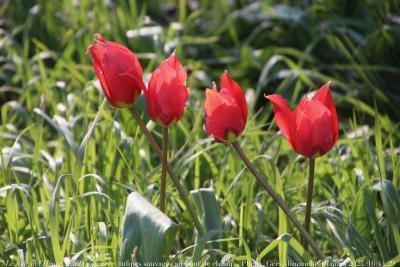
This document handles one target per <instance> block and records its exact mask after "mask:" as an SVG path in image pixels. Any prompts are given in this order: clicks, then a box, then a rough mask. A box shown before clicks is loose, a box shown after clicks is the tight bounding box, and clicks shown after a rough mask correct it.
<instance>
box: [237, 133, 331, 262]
mask: <svg viewBox="0 0 400 267" xmlns="http://www.w3.org/2000/svg"><path fill="white" fill-rule="evenodd" d="M232 146H233V147H234V148H235V150H236V152H237V153H238V154H239V156H240V158H241V159H242V160H243V162H244V163H245V164H246V166H247V168H248V169H249V170H250V172H251V173H252V174H253V175H254V177H255V178H256V179H257V181H258V182H259V183H260V184H261V186H262V187H263V188H264V189H265V190H266V191H267V192H268V193H269V194H270V195H271V197H272V198H273V200H274V201H275V203H276V204H278V206H279V207H280V208H281V209H282V210H283V211H284V212H285V213H286V215H287V216H288V217H289V219H290V220H291V221H292V222H293V224H294V225H295V226H296V227H297V229H299V231H300V233H301V234H302V236H303V237H304V238H305V239H306V240H307V241H308V243H310V245H311V246H312V248H313V249H314V251H315V253H316V254H317V255H318V257H319V258H320V259H321V260H323V259H325V256H324V254H323V253H322V251H321V250H320V248H319V247H318V245H317V243H316V242H315V241H314V240H313V239H312V237H311V236H310V234H309V233H308V232H307V231H306V229H304V227H303V226H302V225H301V223H300V222H299V221H298V220H297V219H296V217H295V216H294V214H293V213H292V212H291V211H290V209H289V208H288V206H286V204H285V202H284V201H283V200H282V198H281V197H280V196H279V195H278V194H277V193H275V191H274V189H273V188H272V187H271V186H270V185H269V184H268V183H267V182H266V181H265V180H266V179H265V178H264V177H263V176H262V175H261V174H260V173H259V172H258V171H257V170H256V168H255V167H254V165H253V164H252V163H251V162H250V160H249V159H248V158H247V156H246V154H245V153H244V152H243V150H242V148H241V147H240V145H239V143H238V142H237V141H236V142H233V143H232Z"/></svg>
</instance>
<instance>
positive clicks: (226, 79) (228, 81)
mask: <svg viewBox="0 0 400 267" xmlns="http://www.w3.org/2000/svg"><path fill="white" fill-rule="evenodd" d="M221 88H222V89H221V92H222V91H223V90H224V89H225V88H226V89H227V90H229V91H230V93H231V96H232V97H233V98H234V100H235V101H236V104H237V105H238V106H239V108H240V110H241V113H242V117H243V121H245V122H246V121H247V102H246V98H245V97H244V94H243V91H242V89H241V88H240V86H239V84H237V83H236V82H235V81H234V80H232V78H231V77H230V76H229V74H228V71H226V70H225V72H224V73H223V74H222V75H221Z"/></svg>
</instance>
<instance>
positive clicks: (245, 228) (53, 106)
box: [0, 0, 400, 265]
mask: <svg viewBox="0 0 400 267" xmlns="http://www.w3.org/2000/svg"><path fill="white" fill-rule="evenodd" d="M32 2H36V3H37V5H30V1H19V0H18V1H4V2H3V3H2V6H1V7H0V17H2V18H4V21H2V22H1V24H0V27H1V29H2V31H1V32H0V85H1V87H0V97H1V98H0V103H1V110H0V112H1V114H0V116H1V117H0V120H1V125H0V148H1V153H0V162H1V171H0V265H1V264H4V263H6V262H13V263H18V264H22V263H24V262H25V263H34V262H45V261H49V262H64V263H65V264H68V263H71V262H76V261H79V260H84V261H87V262H93V263H109V264H110V265H113V263H115V262H116V261H117V260H118V259H119V251H120V242H121V235H120V230H121V226H122V216H123V214H124V209H125V204H126V201H127V196H128V194H129V193H130V192H132V191H137V192H138V193H139V194H141V195H142V196H144V197H146V198H147V199H148V200H149V201H151V202H152V203H153V204H157V203H158V197H159V194H158V187H159V176H160V172H161V167H160V161H159V159H158V158H157V156H156V155H155V153H153V151H152V150H151V147H150V146H149V144H148V143H147V141H146V139H145V138H144V136H143V135H142V133H141V132H140V131H139V128H138V127H137V125H136V123H135V122H134V120H133V119H132V117H131V116H130V113H129V111H127V110H116V109H112V108H111V107H110V106H109V105H108V104H107V103H104V104H102V103H103V96H102V94H101V92H100V90H99V89H100V88H99V84H98V83H97V82H96V81H95V78H94V74H93V72H92V67H91V65H90V58H89V56H88V55H87V53H86V48H87V47H88V46H89V45H90V44H91V43H92V42H93V36H94V33H96V32H101V33H102V34H104V36H105V37H106V38H107V39H110V40H115V41H119V42H122V43H124V44H126V45H128V46H129V47H130V48H132V49H133V50H134V51H135V52H137V54H138V56H139V58H140V59H141V61H142V62H143V66H144V70H145V73H146V74H149V73H150V72H151V71H152V70H153V69H154V67H155V66H156V65H157V64H158V63H159V62H161V60H162V59H163V58H164V57H165V56H166V55H168V54H169V53H170V52H171V51H172V50H173V49H175V48H176V49H177V55H178V56H179V57H180V58H181V60H182V62H183V64H184V65H185V66H186V68H187V69H188V70H189V72H190V76H189V81H188V86H189V87H190V88H191V89H192V91H191V95H190V102H189V105H188V107H187V110H186V112H185V116H184V118H183V119H182V121H180V122H179V123H178V125H177V126H176V127H173V128H171V129H170V149H171V150H170V155H169V158H170V159H172V165H173V167H174V169H175V171H176V172H177V174H178V175H179V177H180V180H181V183H182V184H183V185H184V186H185V187H186V189H187V190H188V191H190V190H194V189H199V188H212V189H213V190H214V192H215V198H216V200H217V201H214V200H213V199H212V198H209V195H202V196H201V197H202V198H203V200H202V201H203V203H204V201H206V202H207V203H214V204H208V206H207V209H206V212H207V211H209V212H215V211H218V212H219V213H220V216H217V215H215V214H216V213H214V215H213V216H210V217H208V218H213V219H211V220H212V221H208V222H205V223H206V224H207V223H208V224H210V225H213V227H214V226H218V227H219V229H221V231H220V232H218V234H217V233H216V232H211V233H210V234H208V235H206V236H204V237H203V238H200V239H197V237H196V234H195V232H194V230H193V226H192V222H191V219H190V216H189V214H188V212H187V211H186V210H184V209H183V207H184V204H183V203H182V202H181V200H180V199H179V197H178V193H177V192H176V190H175V189H174V188H173V186H172V183H171V181H170V180H168V184H167V185H168V187H167V203H168V206H167V211H166V214H168V216H169V217H170V218H171V219H172V220H173V221H175V222H176V223H178V224H179V229H178V232H177V235H176V236H174V237H173V238H172V241H173V242H172V243H173V246H172V250H171V251H170V260H171V262H183V261H186V262H191V261H193V262H204V261H205V260H209V261H211V260H214V259H216V260H218V261H221V259H222V258H223V257H224V256H225V258H224V259H226V260H229V259H230V260H231V261H232V262H239V261H251V260H252V259H253V260H257V261H259V262H261V263H263V262H265V261H266V260H268V259H273V260H278V259H280V260H281V261H284V259H285V258H288V259H290V260H302V261H308V260H310V259H311V257H312V256H310V255H309V252H306V251H304V249H303V248H302V246H301V245H300V243H301V238H300V235H299V233H298V232H297V231H296V230H295V228H294V227H293V225H291V224H290V222H289V221H288V220H287V218H286V217H285V216H284V214H283V213H281V212H278V208H277V206H276V205H275V204H274V203H273V202H272V200H271V198H270V197H269V196H268V195H267V194H266V193H265V192H264V191H263V190H262V189H261V188H260V187H259V186H258V185H257V183H256V181H255V180H254V179H253V177H252V176H251V174H250V173H249V172H248V171H247V170H246V169H245V166H244V165H243V164H242V163H241V162H240V159H239V158H238V156H237V155H235V153H234V151H233V149H232V148H231V147H230V146H227V145H223V144H217V143H215V142H213V141H212V140H211V139H209V138H208V137H207V135H206V133H205V132H204V131H203V123H204V121H203V116H204V114H203V109H202V102H203V101H204V96H203V89H204V88H205V87H209V86H210V85H211V82H212V80H217V79H218V76H219V75H220V74H221V73H222V70H223V69H229V71H230V73H231V75H232V76H233V78H235V79H236V80H237V81H239V82H240V84H241V85H242V87H243V88H245V89H247V96H248V103H249V105H250V106H252V107H254V109H253V111H252V112H251V115H250V118H249V123H248V125H247V127H246V130H245V132H244V134H243V136H242V137H241V138H240V139H239V142H240V144H241V145H242V146H243V148H244V150H245V152H246V153H247V154H248V155H249V157H250V159H252V161H253V162H254V163H255V164H256V165H257V167H258V168H259V170H260V171H261V172H262V173H264V175H265V176H266V177H267V179H268V181H269V182H270V184H272V185H273V186H274V187H275V188H276V189H277V191H282V193H283V195H284V198H285V200H286V201H287V203H288V205H289V206H290V207H291V208H292V210H293V212H295V214H296V215H297V216H298V218H299V220H301V221H302V220H303V218H304V209H305V198H306V186H307V180H306V177H307V161H305V160H304V158H302V157H299V156H298V155H297V154H295V153H294V152H293V151H291V149H290V147H289V145H288V143H287V141H286V140H285V139H284V138H283V137H282V136H281V135H280V134H279V133H277V132H276V127H275V124H274V123H273V121H272V116H271V115H272V114H271V106H270V104H269V103H267V101H266V100H265V99H264V98H263V97H262V95H263V93H267V92H268V93H269V92H279V93H282V94H283V95H285V97H286V98H287V99H288V100H290V101H292V103H297V102H298V100H299V98H300V97H301V95H303V93H305V92H307V91H308V90H310V88H311V89H316V88H318V87H319V86H320V85H321V84H322V83H324V82H325V81H328V80H332V81H333V94H334V97H335V101H336V103H337V106H338V113H339V117H340V122H341V124H340V130H341V131H340V137H339V141H338V143H337V145H336V146H335V148H334V149H333V150H332V151H331V152H330V153H328V154H327V155H325V156H323V157H321V158H318V159H317V164H316V180H315V188H314V200H313V205H314V208H313V213H312V236H313V237H314V238H315V240H317V241H318V243H319V244H320V247H321V249H322V250H323V252H324V253H325V254H326V255H328V256H331V257H332V258H333V259H340V260H342V261H345V260H346V259H351V260H385V261H388V260H391V259H393V260H394V261H396V262H399V261H400V258H399V257H398V256H397V255H398V254H400V233H399V231H400V230H399V229H400V227H399V222H400V210H399V209H400V194H399V188H400V159H399V138H400V135H399V124H398V118H399V114H400V113H399V109H398V104H397V103H398V100H399V96H398V93H396V90H397V89H396V88H397V87H396V86H397V84H398V83H397V82H398V80H397V78H396V77H397V76H398V75H399V69H398V63H399V61H398V57H396V55H397V56H398V53H399V52H398V48H397V47H396V45H395V44H396V40H399V27H398V24H395V23H393V22H391V20H390V19H389V20H388V21H385V20H384V19H383V18H382V16H383V15H388V14H399V10H400V7H399V5H398V4H397V3H396V1H377V3H375V4H373V3H369V4H367V3H364V1H360V3H358V4H357V5H356V7H354V13H353V14H352V15H351V16H352V17H346V16H345V11H342V10H340V9H339V8H338V7H336V8H335V6H339V3H338V2H339V1H324V2H325V4H324V5H322V4H312V5H310V6H308V7H307V8H306V11H303V8H301V7H299V6H297V4H296V3H294V1H286V5H280V6H276V5H275V1H265V2H258V1H255V2H254V3H252V4H248V3H247V1H238V2H240V3H239V4H238V5H237V6H235V7H233V6H231V5H229V4H227V2H226V1H199V7H198V8H196V9H195V10H192V9H191V8H190V4H191V3H189V2H191V1H177V3H174V1H168V3H171V5H168V4H161V5H159V4H157V3H156V2H157V1H143V2H144V4H135V2H134V1H131V2H129V3H128V2H127V1H116V2H117V3H116V4H115V5H113V4H112V3H113V2H110V3H111V4H107V1H88V0H87V1H75V2H74V1H67V0H66V1H32ZM378 2H382V3H383V2H384V3H385V4H382V5H381V4H379V3H378ZM76 3H78V5H79V6H76ZM178 6H180V9H179V8H178V9H177V10H175V11H174V8H177V7H178ZM183 6H186V10H185V11H184V10H183V9H182V7H183ZM169 9H171V10H169ZM357 10H364V11H365V12H367V14H366V15H363V16H361V15H359V14H358V13H357V12H356V11H357ZM168 12H170V13H168ZM396 12H397V13H396ZM167 14H170V15H169V16H167ZM145 15H148V16H150V18H151V19H153V20H154V21H155V24H156V25H153V24H154V23H151V24H149V23H148V19H145ZM347 15H348V16H350V15H349V14H347ZM178 22H180V23H181V24H177V23H178ZM317 22H318V23H317ZM384 23H387V25H384ZM366 25H368V29H367V26H366ZM385 26H387V27H385ZM157 27H158V28H157ZM138 29H140V31H139V33H138V36H136V37H135V36H133V35H129V34H128V35H127V31H129V30H138ZM131 34H132V33H131ZM129 36H130V37H129ZM396 38H397V39H396ZM393 42H394V44H393ZM397 43H398V42H397ZM395 85H396V86H395ZM374 103H376V105H375V104H374ZM144 104H145V100H144V99H143V98H140V99H139V101H138V103H137V104H136V105H137V107H138V108H139V109H140V110H141V111H142V112H144V111H145V108H144ZM144 118H145V120H146V121H147V117H146V115H144ZM148 127H149V128H150V129H151V130H152V131H153V132H154V133H155V135H156V137H157V140H158V141H161V135H160V134H161V128H159V127H158V126H156V125H154V124H153V123H151V122H150V123H149V124H148ZM196 192H197V191H195V192H193V193H192V194H193V195H194V197H192V200H193V202H194V201H195V199H196V200H197V202H196V204H197V207H198V208H199V209H200V210H201V204H199V203H201V201H200V202H199V198H200V197H199V194H200V193H199V192H197V196H196ZM204 194H207V193H204ZM194 203H195V202H194ZM203 208H204V207H203ZM210 227H211V226H210ZM218 227H217V228H218ZM210 229H212V227H211V228H210ZM196 244H198V245H197V246H196ZM194 247H196V249H194ZM149 249H151V248H149Z"/></svg>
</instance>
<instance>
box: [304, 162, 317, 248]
mask: <svg viewBox="0 0 400 267" xmlns="http://www.w3.org/2000/svg"><path fill="white" fill-rule="evenodd" d="M314 170H315V158H310V166H309V172H308V188H307V202H306V217H305V219H304V228H305V229H306V230H307V232H310V221H311V204H312V196H313V189H314ZM303 245H304V248H305V249H307V248H308V242H307V240H306V239H304V240H303Z"/></svg>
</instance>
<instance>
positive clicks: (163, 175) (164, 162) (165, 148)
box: [160, 126, 168, 212]
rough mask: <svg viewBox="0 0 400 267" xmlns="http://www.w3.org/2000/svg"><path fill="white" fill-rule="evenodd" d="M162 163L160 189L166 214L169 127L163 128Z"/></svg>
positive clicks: (161, 200)
mask: <svg viewBox="0 0 400 267" xmlns="http://www.w3.org/2000/svg"><path fill="white" fill-rule="evenodd" d="M162 137H163V139H162V163H161V187H160V210H161V211H162V212H165V184H166V180H167V164H168V126H163V127H162Z"/></svg>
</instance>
